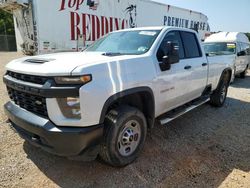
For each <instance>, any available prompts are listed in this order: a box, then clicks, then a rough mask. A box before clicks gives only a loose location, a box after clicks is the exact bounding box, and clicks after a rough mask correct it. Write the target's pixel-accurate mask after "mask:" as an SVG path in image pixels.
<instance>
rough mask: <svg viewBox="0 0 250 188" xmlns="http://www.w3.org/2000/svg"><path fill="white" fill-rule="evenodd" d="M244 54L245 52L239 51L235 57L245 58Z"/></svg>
mask: <svg viewBox="0 0 250 188" xmlns="http://www.w3.org/2000/svg"><path fill="white" fill-rule="evenodd" d="M245 55H246V52H245V51H240V52H238V53H237V56H245Z"/></svg>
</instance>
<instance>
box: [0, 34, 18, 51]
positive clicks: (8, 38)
mask: <svg viewBox="0 0 250 188" xmlns="http://www.w3.org/2000/svg"><path fill="white" fill-rule="evenodd" d="M16 50H17V48H16V37H15V35H0V51H16Z"/></svg>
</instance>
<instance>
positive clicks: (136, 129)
mask: <svg viewBox="0 0 250 188" xmlns="http://www.w3.org/2000/svg"><path fill="white" fill-rule="evenodd" d="M6 69H7V70H6V74H5V75H4V78H3V80H4V83H5V84H6V86H7V90H8V94H9V97H10V99H11V101H9V102H8V103H6V104H5V112H6V114H7V116H8V118H9V120H10V122H11V125H12V126H13V127H14V128H15V129H16V130H17V132H18V133H19V134H20V135H21V136H22V137H23V138H25V139H26V140H27V141H29V142H30V143H32V144H34V145H36V146H39V147H41V148H43V149H44V150H46V151H48V152H50V153H53V154H56V155H60V156H66V157H68V158H71V159H82V158H83V159H85V160H87V159H88V160H89V159H95V158H96V157H97V155H98V154H99V156H100V157H101V158H102V159H103V160H104V161H105V162H107V163H108V164H110V165H113V166H124V165H127V164H129V163H131V162H133V161H134V160H135V159H136V158H137V156H138V155H139V153H140V152H141V150H142V148H143V145H144V141H145V138H146V135H147V131H148V130H150V129H152V128H153V127H154V124H155V121H159V122H160V123H161V124H166V123H167V122H169V121H171V120H173V119H174V118H176V117H178V116H180V115H182V114H184V113H186V112H188V111H190V110H191V109H193V108H195V107H197V106H199V105H201V104H203V103H205V102H208V101H210V103H211V104H212V105H214V106H217V107H220V106H222V105H223V103H224V102H225V99H226V95H227V90H228V86H229V82H230V79H231V75H232V70H231V67H230V66H229V65H228V64H226V63H223V62H208V61H207V57H206V55H205V53H204V50H203V49H202V47H201V43H200V40H199V39H198V36H197V33H196V32H195V31H192V30H189V29H183V28H174V27H148V28H135V29H128V30H122V31H115V32H112V33H110V34H108V35H106V36H105V37H102V38H101V39H99V40H98V41H96V42H95V43H94V44H93V45H91V46H90V47H88V48H87V49H86V50H85V51H83V52H74V53H58V54H51V55H42V56H34V57H24V58H21V59H17V60H14V61H12V62H10V63H9V64H8V65H7V66H6Z"/></svg>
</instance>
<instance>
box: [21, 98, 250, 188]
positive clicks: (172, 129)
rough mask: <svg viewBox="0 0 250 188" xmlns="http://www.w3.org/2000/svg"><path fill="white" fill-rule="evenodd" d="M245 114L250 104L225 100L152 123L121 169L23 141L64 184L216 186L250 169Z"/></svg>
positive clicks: (51, 175) (249, 135) (57, 181)
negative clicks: (236, 172) (139, 149)
mask: <svg viewBox="0 0 250 188" xmlns="http://www.w3.org/2000/svg"><path fill="white" fill-rule="evenodd" d="M249 112H250V103H248V102H244V101H239V100H237V99H234V98H228V99H227V101H226V104H225V105H224V107H222V108H219V109H218V108H213V107H210V106H209V105H203V106H201V107H199V108H197V109H195V110H193V111H192V112H190V113H187V114H186V115H184V116H182V117H180V118H178V119H176V120H174V121H172V122H170V123H169V124H167V125H166V126H165V127H164V126H161V125H156V127H155V128H154V129H153V130H152V132H151V133H150V134H149V135H148V137H147V140H146V143H145V147H144V150H143V152H142V154H141V155H140V157H139V158H138V159H137V160H136V161H135V162H134V163H133V164H131V165H129V166H127V167H124V168H113V167H110V166H107V165H105V164H103V163H101V162H99V161H97V160H96V161H93V162H86V163H85V162H77V161H69V160H67V159H65V158H61V157H56V156H53V155H50V154H48V153H46V152H44V151H42V150H40V149H38V148H35V147H33V146H31V145H29V144H27V143H25V144H24V150H25V152H26V153H27V155H28V158H30V159H31V160H32V161H33V162H34V163H35V165H36V166H37V167H38V168H39V169H40V170H41V171H42V172H43V173H44V174H45V175H46V176H47V177H48V178H49V179H50V180H52V181H53V182H54V183H55V184H57V185H58V186H60V187H65V188H66V187H218V186H220V185H221V184H222V183H223V182H225V181H227V179H228V178H229V177H230V176H232V172H233V171H234V170H236V169H237V170H240V171H242V172H249V171H250V157H249V156H250V147H249V145H250V118H249V117H250V116H249ZM239 115H240V116H239ZM239 117H240V118H239ZM242 178H243V179H244V177H242ZM238 181H240V180H238Z"/></svg>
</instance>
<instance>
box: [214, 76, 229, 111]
mask: <svg viewBox="0 0 250 188" xmlns="http://www.w3.org/2000/svg"><path fill="white" fill-rule="evenodd" d="M229 83H230V74H229V72H226V73H224V75H223V77H222V78H221V80H220V82H219V85H218V87H217V89H216V90H215V91H214V92H213V93H212V95H211V96H210V104H211V105H212V106H215V107H222V106H223V104H224V103H225V101H226V98H227V91H228V86H229Z"/></svg>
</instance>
